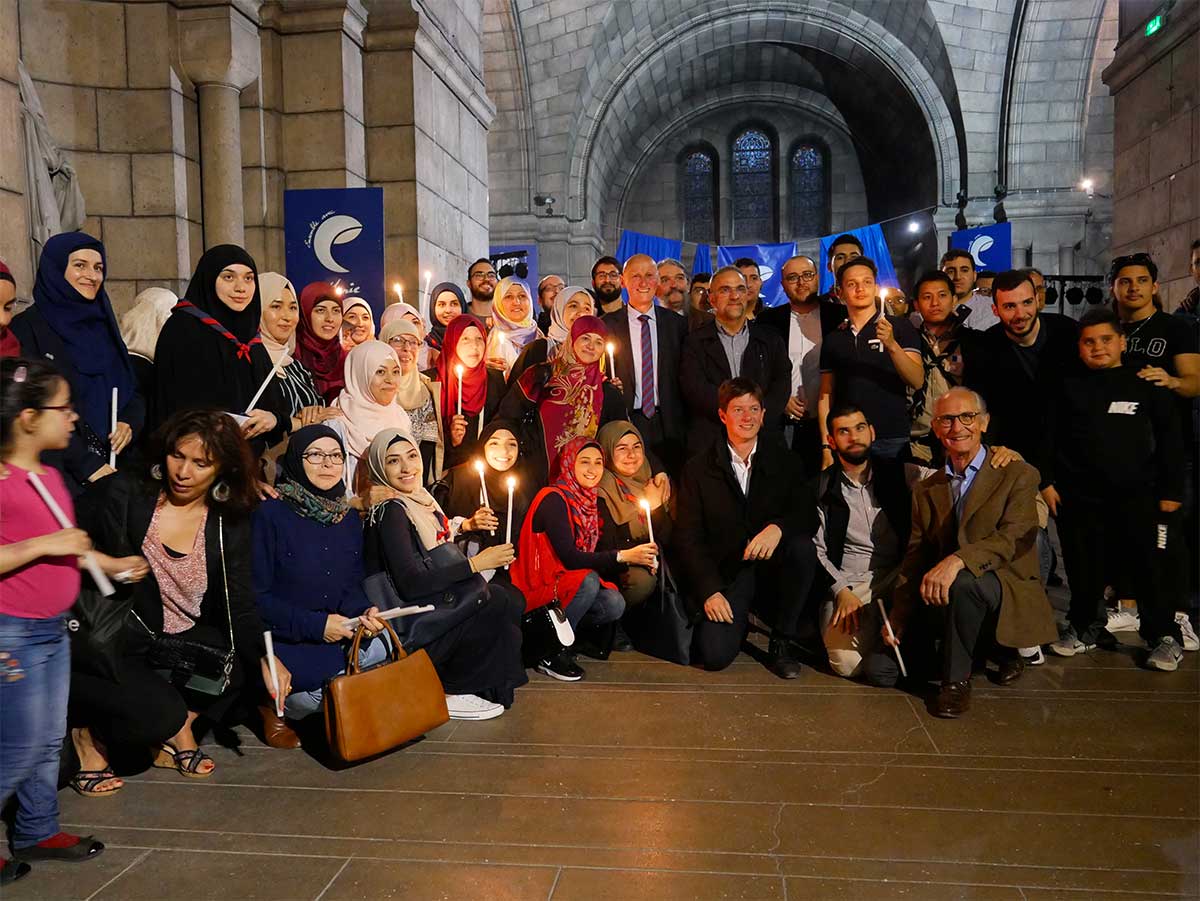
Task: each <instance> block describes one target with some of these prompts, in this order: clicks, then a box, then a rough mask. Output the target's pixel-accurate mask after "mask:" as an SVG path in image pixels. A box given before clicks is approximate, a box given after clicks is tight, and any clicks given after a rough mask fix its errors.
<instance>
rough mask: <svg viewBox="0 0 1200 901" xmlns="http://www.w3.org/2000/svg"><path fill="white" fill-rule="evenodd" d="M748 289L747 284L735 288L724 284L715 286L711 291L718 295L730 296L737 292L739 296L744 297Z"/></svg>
mask: <svg viewBox="0 0 1200 901" xmlns="http://www.w3.org/2000/svg"><path fill="white" fill-rule="evenodd" d="M746 290H747V289H746V286H745V285H738V286H737V287H735V288H731V287H729V285H722V286H721V287H719V288H714V289H713V290H712V291H711V292H710V293H711V294H715V295H716V296H717V297H728V296H729V295H731V294H736V295H737V296H738V297H742V296H743V295H745V294H746Z"/></svg>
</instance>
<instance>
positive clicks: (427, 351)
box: [379, 301, 437, 374]
mask: <svg viewBox="0 0 1200 901" xmlns="http://www.w3.org/2000/svg"><path fill="white" fill-rule="evenodd" d="M399 319H407V320H408V321H409V322H411V323H412V324H413V325H415V326H416V327H417V329H418V330H419V331H420V333H421V352H420V353H419V354H418V355H417V368H418V369H420V370H421V371H422V372H424V373H426V374H430V373H429V370H430V369H431V368H432V367H433V365H434V363H435V362H437V354H435V353H433V352H432V348H431V347H430V346H429V345H428V344H426V343H425V321H424V320H423V319H422V318H421V311H420V310H418V309H417V308H416V307H414V306H413V305H412V304H411V303H405V302H404V301H399V302H398V303H390V304H388V305H387V306H386V307H384V308H383V315H382V316H380V317H379V333H380V334H381V335H382V334H383V329H384V328H386V327H387V326H388V325H390V324H391V323H393V322H396V321H397V320H399Z"/></svg>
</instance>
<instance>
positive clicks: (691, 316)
mask: <svg viewBox="0 0 1200 901" xmlns="http://www.w3.org/2000/svg"><path fill="white" fill-rule="evenodd" d="M711 280H712V273H711V272H697V273H696V274H695V275H693V276H692V287H691V290H689V291H688V331H689V332H694V331H695V330H696V329H698V328H700V326H702V325H704V323H706V322H712V319H713V314H712V306H711V305H710V304H709V302H708V283H709V282H710V281H711Z"/></svg>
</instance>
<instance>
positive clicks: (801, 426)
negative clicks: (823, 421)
mask: <svg viewBox="0 0 1200 901" xmlns="http://www.w3.org/2000/svg"><path fill="white" fill-rule="evenodd" d="M783 434H784V437H785V438H786V439H787V445H788V448H789V449H790V450H791V451H792V453H795V454H798V455H799V456H800V462H801V463H802V464H803V466H804V474H805V476H807V477H810V478H811V477H812V476H815V475H817V473H819V472H820V471H821V449H822V444H821V430H820V428H818V427H817V420H816V419H814V418H812V417H809V418H807V419H784V426H783Z"/></svg>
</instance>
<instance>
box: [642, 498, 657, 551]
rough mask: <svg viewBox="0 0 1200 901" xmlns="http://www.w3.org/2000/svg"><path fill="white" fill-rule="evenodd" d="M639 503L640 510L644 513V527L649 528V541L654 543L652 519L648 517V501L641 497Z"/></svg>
mask: <svg viewBox="0 0 1200 901" xmlns="http://www.w3.org/2000/svg"><path fill="white" fill-rule="evenodd" d="M640 503H641V505H642V512H643V513H645V514H646V528H647V529H649V530H650V543H651V544H654V520H652V519H651V518H650V502H649V501H648V500H646V499H645V498H643V499H642V500H641V501H640Z"/></svg>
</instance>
